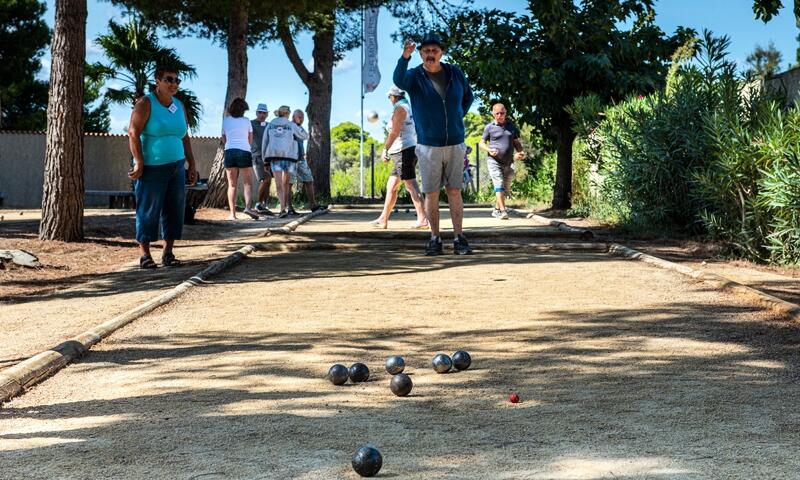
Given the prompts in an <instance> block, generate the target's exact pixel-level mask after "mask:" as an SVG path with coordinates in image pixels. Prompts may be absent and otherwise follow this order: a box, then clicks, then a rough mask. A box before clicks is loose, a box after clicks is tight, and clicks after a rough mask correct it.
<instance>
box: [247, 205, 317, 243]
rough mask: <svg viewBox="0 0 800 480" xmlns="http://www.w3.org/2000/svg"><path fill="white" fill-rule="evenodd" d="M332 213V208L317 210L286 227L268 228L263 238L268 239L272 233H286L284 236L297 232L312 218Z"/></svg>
mask: <svg viewBox="0 0 800 480" xmlns="http://www.w3.org/2000/svg"><path fill="white" fill-rule="evenodd" d="M330 211H331V208H330V207H327V208H324V209H322V210H317V211H316V212H311V213H309V214H306V215H303V216H302V217H300V218H298V219H297V220H295V221H293V222H289V223H287V224H286V225H284V226H282V227H270V228H267V230H266V231H265V232H264V235H263V236H264V237H266V236H268V235H270V234H272V233H284V234H286V233H292V232H294V231H295V230H297V227H299V226H300V225H302V224H304V223H306V222H308V221H309V220H311V219H312V218H314V217H319V216H320V215H324V214H326V213H328V212H330Z"/></svg>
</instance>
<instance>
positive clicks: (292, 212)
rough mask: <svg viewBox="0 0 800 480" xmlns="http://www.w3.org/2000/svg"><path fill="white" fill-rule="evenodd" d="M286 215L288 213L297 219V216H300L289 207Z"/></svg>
mask: <svg viewBox="0 0 800 480" xmlns="http://www.w3.org/2000/svg"><path fill="white" fill-rule="evenodd" d="M287 213H288V214H289V215H291V216H293V217H299V216H300V214H299V213H297V212H296V211H295V210H294V207H289V210H288V212H287Z"/></svg>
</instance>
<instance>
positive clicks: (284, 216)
mask: <svg viewBox="0 0 800 480" xmlns="http://www.w3.org/2000/svg"><path fill="white" fill-rule="evenodd" d="M288 216H289V212H287V211H286V210H281V213H280V214H278V218H286V217H288Z"/></svg>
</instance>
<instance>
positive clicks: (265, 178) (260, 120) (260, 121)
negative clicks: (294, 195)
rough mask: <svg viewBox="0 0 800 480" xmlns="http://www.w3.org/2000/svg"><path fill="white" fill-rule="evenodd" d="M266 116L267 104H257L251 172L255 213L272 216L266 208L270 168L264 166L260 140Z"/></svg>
mask: <svg viewBox="0 0 800 480" xmlns="http://www.w3.org/2000/svg"><path fill="white" fill-rule="evenodd" d="M267 115H269V110H267V104H266V103H259V104H258V107H257V108H256V118H255V120H253V121H252V122H251V123H252V124H253V143H252V144H251V145H250V151H251V153H252V154H253V170H254V172H255V174H256V181H257V182H258V202H256V211H257V212H258V213H261V214H265V215H274V213H272V212H271V211H270V210H269V208H267V203H268V199H269V189H270V187H271V186H272V168H271V166H270V164H269V163H267V164H264V158H263V157H262V156H261V139H262V137H263V136H264V129H265V128H266V127H267Z"/></svg>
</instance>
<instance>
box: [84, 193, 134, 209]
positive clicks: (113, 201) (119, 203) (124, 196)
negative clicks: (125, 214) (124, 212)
mask: <svg viewBox="0 0 800 480" xmlns="http://www.w3.org/2000/svg"><path fill="white" fill-rule="evenodd" d="M86 196H87V197H108V208H136V197H135V196H134V194H133V192H132V191H131V190H86Z"/></svg>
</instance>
